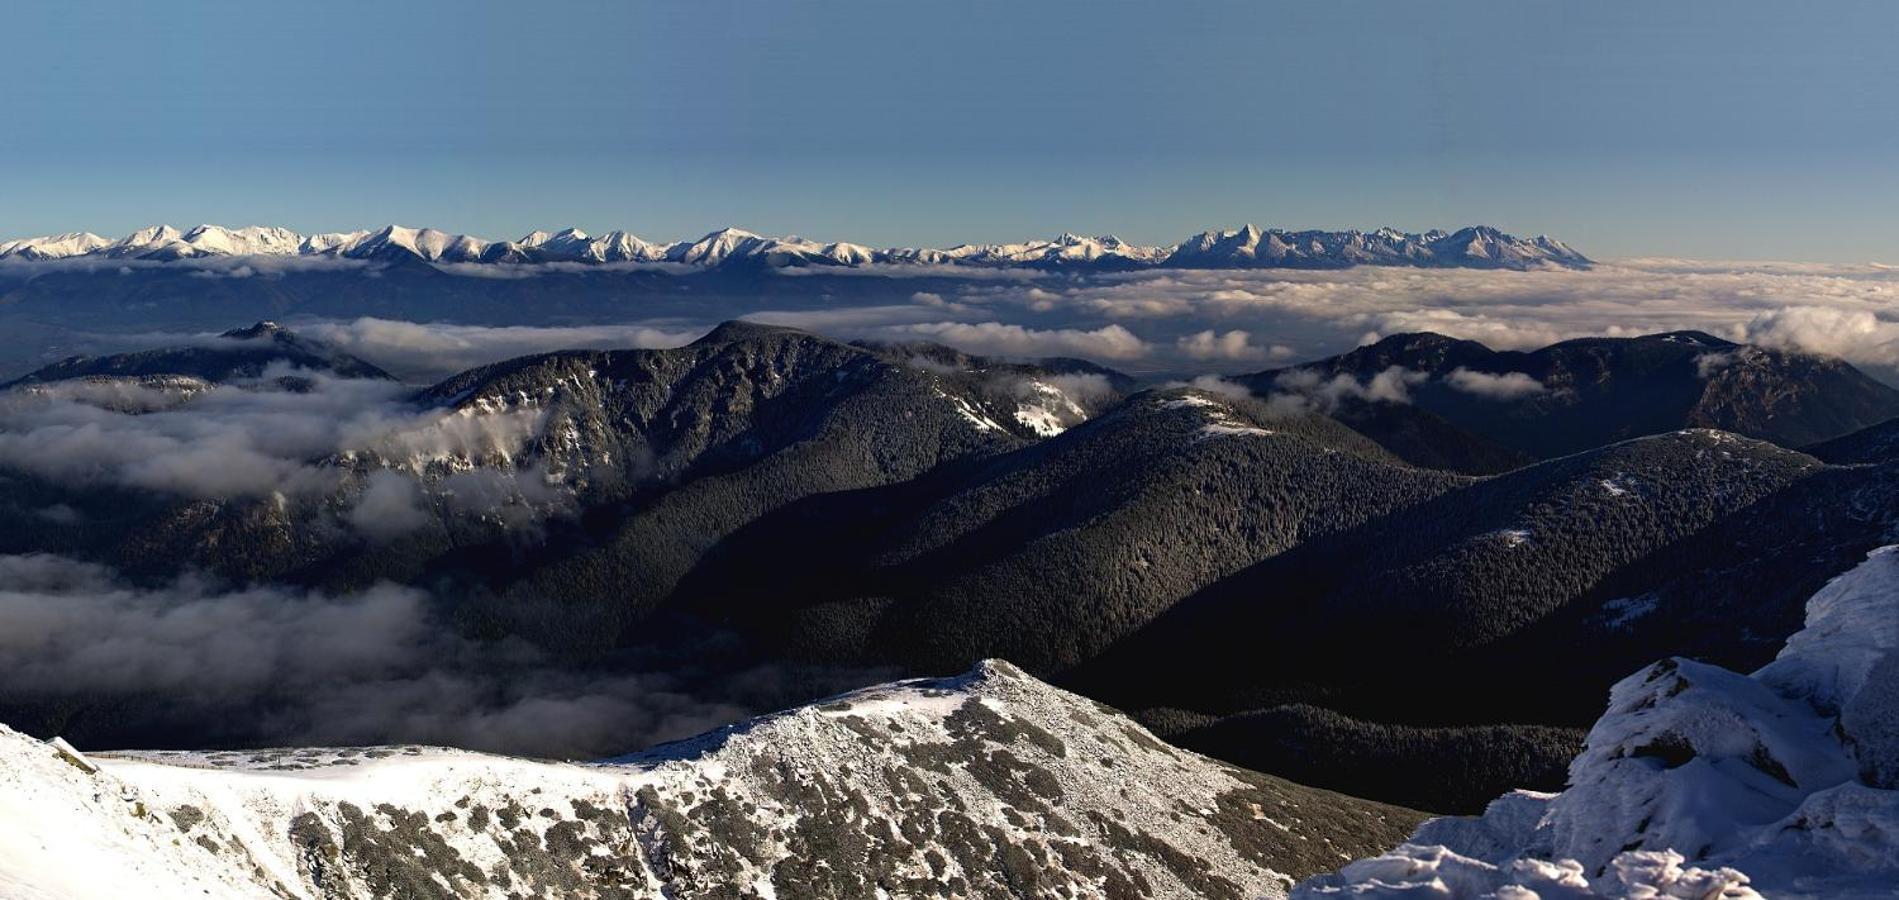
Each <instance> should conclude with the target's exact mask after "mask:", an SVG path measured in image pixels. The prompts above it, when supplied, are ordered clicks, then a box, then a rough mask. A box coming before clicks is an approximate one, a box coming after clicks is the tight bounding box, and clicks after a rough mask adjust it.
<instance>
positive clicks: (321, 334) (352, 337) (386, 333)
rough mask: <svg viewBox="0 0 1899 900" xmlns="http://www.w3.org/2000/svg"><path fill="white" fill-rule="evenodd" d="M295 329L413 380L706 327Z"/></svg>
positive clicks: (666, 340)
mask: <svg viewBox="0 0 1899 900" xmlns="http://www.w3.org/2000/svg"><path fill="white" fill-rule="evenodd" d="M296 329H297V331H298V332H299V333H303V334H308V335H309V336H311V337H314V338H317V339H319V340H322V341H324V342H326V343H329V344H332V345H334V346H336V347H337V348H339V349H341V350H344V351H346V352H349V353H351V354H354V355H356V356H360V357H362V358H363V359H366V360H369V361H371V362H373V363H375V364H376V365H378V366H381V367H382V368H384V369H386V370H388V371H389V372H391V373H393V374H395V375H397V376H399V377H402V378H405V379H409V380H413V381H435V380H438V379H441V378H445V377H447V376H449V375H452V374H454V373H456V372H460V371H463V370H465V369H470V368H473V367H475V366H480V365H486V364H488V363H492V362H497V361H499V360H503V359H509V358H512V357H516V356H525V355H527V354H530V353H546V352H548V351H552V350H617V349H623V348H663V347H680V346H684V345H686V344H689V343H691V342H692V341H694V340H695V339H697V338H698V337H699V336H701V335H703V334H705V332H706V330H707V329H706V328H702V327H682V326H674V325H663V326H655V325H643V324H627V325H577V326H523V325H510V326H483V325H464V324H455V323H448V322H427V323H424V322H403V321H397V320H392V319H378V318H372V317H364V318H360V319H356V320H354V321H350V322H312V323H308V324H302V323H300V324H298V325H297V326H296Z"/></svg>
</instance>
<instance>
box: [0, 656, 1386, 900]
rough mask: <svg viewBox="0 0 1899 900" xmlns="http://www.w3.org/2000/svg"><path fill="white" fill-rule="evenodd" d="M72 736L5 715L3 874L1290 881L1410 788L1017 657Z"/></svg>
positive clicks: (505, 885) (788, 883) (639, 885)
mask: <svg viewBox="0 0 1899 900" xmlns="http://www.w3.org/2000/svg"><path fill="white" fill-rule="evenodd" d="M91 759H92V761H94V762H96V763H97V764H98V765H99V767H100V770H99V771H97V772H89V771H86V770H85V769H84V767H82V766H80V765H78V764H77V763H76V762H75V761H74V758H73V757H72V756H71V755H66V754H63V753H62V752H60V751H58V750H56V749H55V748H54V747H51V746H49V745H47V744H44V743H41V742H39V741H36V740H33V739H31V738H28V737H26V736H24V735H21V734H18V733H16V732H12V731H10V730H6V729H4V728H0V824H3V825H4V827H0V896H6V897H31V898H64V897H121V896H138V897H184V896H190V897H258V896H272V895H275V896H284V897H325V898H328V897H364V896H406V897H462V896H470V897H478V896H479V897H507V896H520V897H546V896H562V897H570V896H581V897H592V896H613V897H661V896H664V897H709V896H718V897H811V896H823V897H869V896H961V897H1007V896H1051V897H1052V896H1068V897H1079V896H1117V897H1235V898H1237V897H1261V896H1265V897H1272V896H1284V893H1285V891H1286V889H1287V887H1288V886H1289V885H1290V884H1291V883H1292V881H1293V880H1294V878H1297V877H1301V876H1304V875H1308V874H1311V873H1313V872H1317V871H1323V870H1325V869H1328V868H1331V867H1333V866H1336V865H1338V864H1339V863H1340V862H1342V861H1344V860H1345V859H1349V858H1351V857H1352V856H1357V855H1363V854H1366V853H1370V852H1376V851H1377V850H1379V849H1382V848H1383V847H1385V846H1389V845H1390V844H1391V843H1393V842H1395V841H1396V840H1398V839H1399V838H1400V837H1401V836H1402V835H1403V834H1404V833H1405V832H1406V831H1407V830H1408V829H1410V828H1411V827H1412V826H1413V825H1415V824H1416V822H1417V820H1418V818H1419V817H1418V816H1417V815H1416V814H1414V813H1411V812H1409V811H1407V810H1402V809H1398V808H1394V807H1388V806H1383V805H1380V804H1375V803H1369V802H1365V801H1360V800H1354V799H1351V798H1347V797H1342V796H1339V795H1336V794H1331V793H1328V792H1324V791H1315V790H1310V789H1306V788H1301V787H1299V786H1296V785H1293V784H1290V783H1287V782H1284V781H1280V780H1278V779H1274V778H1268V777H1265V776H1261V775H1257V774H1254V773H1250V772H1246V771H1243V770H1239V769H1234V768H1232V767H1229V766H1226V765H1223V764H1220V763H1217V762H1214V761H1212V760H1209V759H1206V758H1204V757H1200V756H1196V755H1194V754H1192V753H1188V752H1185V751H1181V750H1177V749H1174V748H1172V747H1169V746H1167V745H1165V744H1162V743H1160V742H1159V741H1157V740H1155V739H1154V738H1153V737H1152V736H1151V735H1150V734H1148V733H1147V732H1146V731H1144V730H1143V729H1141V728H1140V727H1139V726H1137V725H1135V724H1133V723H1132V722H1130V721H1129V720H1127V719H1126V718H1124V717H1122V716H1121V715H1120V714H1118V713H1116V712H1114V711H1113V710H1109V709H1106V708H1105V707H1100V706H1097V705H1096V704H1094V703H1092V702H1090V701H1088V700H1084V699H1082V698H1080V697H1077V696H1075V695H1072V694H1068V693H1065V692H1062V691H1059V690H1056V689H1054V688H1051V687H1049V686H1047V685H1045V684H1042V683H1041V682H1039V681H1036V680H1035V679H1033V678H1030V677H1029V676H1027V675H1025V674H1023V673H1022V672H1021V671H1020V670H1017V669H1016V668H1014V667H1013V666H1010V665H1008V664H1006V663H994V662H992V663H985V664H983V665H981V666H979V667H978V668H977V669H975V670H974V671H972V672H970V673H969V674H966V675H963V676H960V677H957V678H949V679H941V680H920V681H908V682H900V683H896V684H890V685H885V686H881V687H874V688H869V689H866V690H863V691H858V692H855V693H851V694H846V695H843V696H840V697H837V698H835V699H833V700H831V701H828V702H824V703H820V704H816V705H813V706H807V707H803V708H799V709H795V710H791V711H788V712H784V713H780V714H777V715H773V716H767V717H763V718H760V719H756V720H752V721H748V722H744V723H741V724H738V725H734V726H731V727H728V728H725V729H721V730H719V731H715V732H711V733H708V734H706V735H704V736H701V737H699V738H696V739H693V740H690V741H685V742H681V743H679V744H673V745H667V746H664V747H661V748H657V749H656V750H654V751H650V752H648V753H645V754H640V755H637V756H631V757H626V758H623V759H617V760H612V761H608V762H603V763H595V764H584V765H583V764H569V763H555V762H540V761H531V760H524V759H513V758H507V757H497V756H490V755H483V754H477V753H468V752H462V751H456V750H445V749H439V748H425V747H385V748H367V749H303V750H282V751H244V752H208V753H183V752H145V753H116V754H93V755H92V757H91Z"/></svg>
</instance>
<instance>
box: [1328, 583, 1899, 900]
mask: <svg viewBox="0 0 1899 900" xmlns="http://www.w3.org/2000/svg"><path fill="white" fill-rule="evenodd" d="M1569 783H1570V787H1569V788H1568V789H1567V790H1565V791H1563V792H1562V793H1560V794H1537V793H1531V792H1522V791H1520V792H1517V793H1514V794H1510V795H1507V796H1504V797H1502V798H1500V799H1498V800H1497V801H1496V802H1494V803H1492V804H1491V805H1490V808H1489V809H1488V810H1486V811H1485V813H1484V814H1483V815H1482V816H1480V817H1476V818H1443V819H1434V820H1432V821H1430V822H1427V823H1425V824H1424V825H1423V826H1422V827H1420V828H1419V829H1418V832H1417V833H1416V834H1415V835H1413V836H1412V838H1411V841H1410V842H1409V843H1407V844H1405V845H1404V846H1402V847H1400V848H1398V849H1397V850H1395V851H1392V852H1390V853H1387V854H1385V855H1383V856H1379V857H1377V858H1374V859H1367V860H1362V861H1360V862H1356V863H1353V864H1351V865H1349V866H1346V867H1345V868H1344V869H1343V870H1341V871H1340V872H1339V873H1337V874H1335V875H1328V876H1322V877H1318V878H1314V879H1311V880H1309V881H1307V882H1304V883H1302V884H1301V885H1300V886H1299V888H1298V889H1297V890H1296V891H1295V892H1294V896H1297V897H1309V898H1311V897H1329V896H1338V895H1350V896H1359V897H1378V896H1404V897H1431V896H1445V897H1510V898H1519V900H1528V898H1532V897H1541V898H1564V897H1585V896H1597V895H1610V896H1625V897H1695V898H1716V897H1719V898H1740V897H1754V896H1767V897H1774V898H1787V897H1814V898H1821V897H1825V898H1849V897H1892V896H1899V546H1892V547H1885V548H1882V549H1879V550H1876V551H1874V552H1873V553H1872V554H1871V555H1869V556H1868V558H1867V560H1866V561H1865V562H1864V563H1862V564H1860V565H1859V566H1858V567H1856V568H1854V569H1853V570H1852V571H1850V572H1848V573H1846V574H1845V575H1842V576H1840V577H1838V578H1836V579H1834V580H1833V581H1832V582H1831V583H1829V584H1828V585H1827V586H1826V587H1825V588H1824V589H1822V590H1821V591H1820V592H1819V593H1817V594H1815V595H1814V596H1813V598H1812V599H1811V600H1810V601H1808V604H1807V622H1806V627H1805V628H1803V629H1802V630H1801V631H1800V632H1798V633H1796V634H1795V635H1794V636H1793V637H1792V638H1789V639H1788V641H1787V645H1786V647H1785V648H1784V649H1783V650H1782V651H1781V653H1780V655H1779V657H1778V658H1777V659H1775V661H1774V662H1772V663H1771V664H1769V665H1767V666H1766V667H1765V668H1763V669H1761V670H1760V671H1758V672H1755V673H1754V674H1753V675H1752V676H1745V675H1740V674H1737V673H1734V672H1731V671H1728V670H1726V669H1721V668H1717V667H1714V666H1709V665H1703V664H1700V663H1696V662H1692V661H1690V660H1686V659H1679V658H1677V659H1668V660H1664V661H1662V662H1658V663H1655V664H1654V665H1651V666H1649V667H1648V668H1646V669H1643V670H1642V671H1640V672H1637V673H1636V674H1634V675H1631V676H1629V677H1628V678H1626V679H1623V680H1622V681H1621V682H1620V683H1618V684H1617V685H1616V686H1615V687H1614V689H1613V690H1612V691H1611V694H1610V700H1609V710H1608V712H1607V713H1606V714H1605V715H1603V717H1602V718H1601V719H1600V720H1599V721H1598V722H1597V723H1596V726H1595V728H1594V729H1593V730H1591V731H1590V734H1589V740H1588V745H1587V747H1586V749H1585V750H1584V751H1583V753H1582V755H1580V756H1578V757H1577V758H1576V760H1575V762H1574V763H1572V764H1571V766H1570V770H1569Z"/></svg>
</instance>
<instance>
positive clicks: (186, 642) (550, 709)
mask: <svg viewBox="0 0 1899 900" xmlns="http://www.w3.org/2000/svg"><path fill="white" fill-rule="evenodd" d="M438 607H439V604H438V603H436V602H435V601H433V600H432V599H431V598H430V597H429V596H428V595H426V594H424V593H423V592H421V591H418V590H415V589H413V588H407V587H399V586H395V585H386V584H385V585H377V586H374V587H370V588H368V589H365V590H363V591H360V592H356V593H351V594H324V593H319V592H314V591H306V590H298V589H293V588H287V587H250V588H233V587H228V586H222V585H218V584H216V583H214V582H211V581H208V580H206V579H204V578H201V577H198V576H190V575H187V576H185V577H182V578H179V579H177V580H176V581H173V582H170V583H167V584H162V585H158V586H152V587H136V586H133V585H130V584H128V583H126V582H124V581H122V580H121V579H119V578H118V577H117V576H116V575H115V574H114V573H113V572H112V571H111V570H109V569H107V568H104V567H102V566H98V565H93V564H90V563H85V562H79V561H75V560H72V559H67V558H64V557H57V556H47V555H31V556H0V621H5V622H6V623H7V627H6V628H4V629H0V672H5V673H6V678H5V680H4V683H3V684H0V698H4V701H5V702H7V703H9V704H33V703H59V702H71V703H78V704H104V705H106V706H107V707H108V708H111V707H114V706H117V707H118V708H120V709H121V710H123V712H121V713H118V714H119V715H123V716H124V717H125V718H126V719H127V722H126V728H127V729H128V730H129V731H136V732H137V733H140V734H164V733H183V734H187V735H190V736H191V737H193V738H196V739H199V740H202V739H205V738H206V736H207V735H215V739H216V740H218V741H219V742H222V743H248V744H260V743H261V744H266V745H271V744H275V745H283V744H317V745H338V744H343V745H347V744H363V743H391V742H424V743H438V744H448V745H452V746H458V747H467V748H473V749H484V750H492V751H499V752H509V753H522V754H531V755H540V756H579V757H599V756H605V755H610V754H615V753H622V752H627V751H630V750H635V749H639V748H643V747H645V746H649V745H651V744H652V743H655V742H659V741H665V740H672V739H676V738H680V737H686V736H689V735H692V734H696V733H698V732H700V731H704V730H706V729H709V728H713V727H716V726H719V725H722V724H725V723H727V722H730V721H733V720H734V719H737V718H741V717H743V716H746V715H751V714H755V713H757V712H760V711H763V710H767V709H771V708H775V707H778V706H781V705H785V704H789V703H794V702H799V701H802V700H804V699H808V698H809V697H810V696H817V695H822V694H824V693H829V692H834V691H836V690H842V689H845V688H849V687H856V686H861V685H863V684H867V683H871V682H873V681H876V680H878V679H880V678H882V677H886V676H887V675H888V673H885V672H879V671H872V670H850V669H823V668H814V667H812V668H799V667H764V666H734V667H730V668H719V667H717V666H712V665H704V664H696V663H687V664H684V665H677V666H667V667H665V669H664V670H658V669H642V668H640V667H632V668H620V669H616V670H613V671H604V670H595V669H592V668H589V667H584V666H575V665H562V664H560V662H559V661H556V660H552V659H549V658H547V657H545V656H544V655H542V654H541V653H539V652H537V651H535V650H534V649H532V648H530V647H528V646H527V645H525V644H522V643H520V642H518V641H512V640H503V641H488V642H479V641H474V640H471V639H468V638H466V637H463V636H461V635H460V634H459V633H458V632H457V631H456V630H455V629H454V628H453V627H452V626H451V625H450V624H449V623H448V622H446V621H444V620H443V619H442V617H441V616H440V615H439V614H438V612H437V609H438ZM717 656H718V654H717V653H712V652H708V657H709V658H716V657H717Z"/></svg>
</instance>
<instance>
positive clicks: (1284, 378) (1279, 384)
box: [1273, 366, 1430, 410]
mask: <svg viewBox="0 0 1899 900" xmlns="http://www.w3.org/2000/svg"><path fill="white" fill-rule="evenodd" d="M1429 377H1430V376H1428V375H1426V374H1425V373H1423V372H1418V371H1414V370H1412V369H1406V368H1403V367H1400V366H1391V367H1388V368H1386V369H1385V370H1384V371H1382V372H1379V373H1378V374H1376V375H1373V376H1371V377H1370V378H1367V379H1365V380H1364V381H1360V380H1358V379H1357V378H1356V377H1354V376H1352V375H1350V374H1349V373H1345V372H1340V373H1338V374H1337V375H1333V376H1332V377H1330V378H1327V377H1325V375H1324V374H1322V373H1320V372H1318V371H1316V370H1313V369H1290V370H1287V371H1285V372H1281V373H1280V374H1279V375H1278V376H1277V377H1276V378H1274V379H1273V391H1274V394H1275V395H1277V397H1287V398H1296V399H1298V400H1303V401H1304V402H1305V403H1306V404H1308V405H1311V406H1314V407H1317V408H1319V409H1322V410H1324V409H1332V408H1333V407H1336V406H1338V405H1339V404H1340V403H1341V402H1343V401H1345V400H1366V401H1371V402H1375V403H1410V402H1411V387H1412V385H1416V384H1422V383H1423V382H1424V381H1425V380H1426V379H1428V378H1429ZM1282 402H1283V401H1282Z"/></svg>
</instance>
